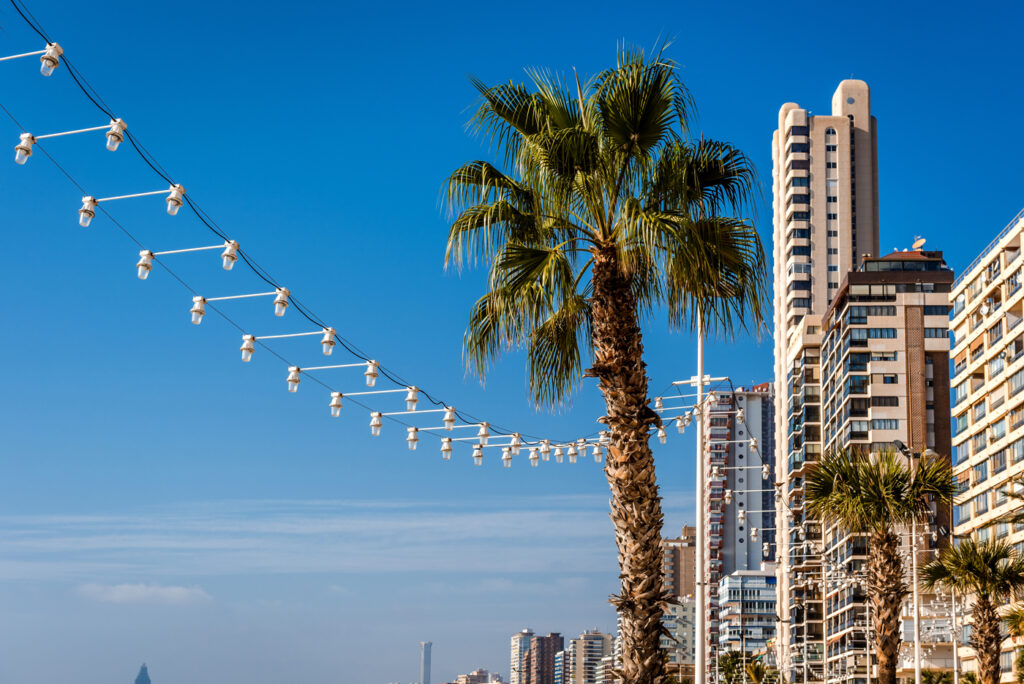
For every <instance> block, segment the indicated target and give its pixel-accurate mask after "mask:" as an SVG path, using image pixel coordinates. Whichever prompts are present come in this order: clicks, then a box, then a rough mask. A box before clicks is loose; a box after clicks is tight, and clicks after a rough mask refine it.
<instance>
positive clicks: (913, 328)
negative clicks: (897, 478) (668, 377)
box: [794, 251, 953, 684]
mask: <svg viewBox="0 0 1024 684" xmlns="http://www.w3.org/2000/svg"><path fill="white" fill-rule="evenodd" d="M952 283H953V272H952V271H951V270H950V269H949V267H948V266H946V262H945V261H944V260H943V257H942V253H941V252H925V251H903V252H894V253H892V254H890V255H888V256H885V257H882V258H865V259H864V260H863V262H862V264H861V266H860V268H859V269H858V270H857V271H854V272H852V273H849V274H848V275H847V276H846V279H845V280H844V281H843V283H842V285H841V287H840V288H839V290H838V292H837V294H836V296H835V298H834V300H833V302H832V304H831V306H830V307H829V309H828V311H827V312H826V314H825V316H824V318H823V320H822V324H821V362H820V368H821V425H822V443H823V445H824V450H825V451H826V452H832V451H839V450H843V449H845V450H850V451H859V452H862V453H876V452H881V451H892V450H894V449H895V447H894V441H895V440H900V441H902V442H904V443H905V444H906V445H907V446H909V447H910V448H911V450H913V451H914V452H917V453H920V452H922V451H924V450H925V449H934V450H935V451H937V452H938V453H939V454H940V455H942V456H944V457H948V454H949V453H950V428H949V415H950V412H949V291H950V288H951V286H952ZM932 521H933V523H934V525H935V529H938V528H939V527H942V528H943V529H946V530H948V527H949V524H950V523H949V512H948V511H947V510H945V508H938V507H937V508H936V510H935V511H934V515H933V518H932ZM797 531H798V538H799V531H800V529H799V528H798V530H797ZM814 532H815V535H814V536H815V537H818V536H822V535H821V530H820V526H817V525H814ZM906 536H907V539H906V541H905V543H906V544H908V548H909V535H906ZM945 541H946V539H945V537H944V536H943V537H941V538H940V535H939V534H935V535H934V536H933V537H931V538H929V540H928V542H927V544H926V546H927V547H928V548H927V549H924V550H923V551H922V552H920V555H919V560H920V562H921V563H922V564H923V563H924V562H927V560H929V558H933V557H934V556H933V555H931V556H930V555H929V553H930V552H934V551H935V550H937V549H938V548H939V544H940V543H945ZM823 542H824V549H825V556H826V559H827V561H828V569H836V568H843V569H845V570H846V571H847V573H850V574H856V573H860V572H862V570H863V569H864V565H865V563H866V561H867V543H866V539H865V538H864V536H863V535H856V534H853V535H851V534H849V533H848V532H847V531H846V530H845V529H843V528H841V527H837V526H830V527H828V528H827V529H825V530H824V535H823ZM818 544H819V543H818V542H817V541H807V540H805V541H804V542H803V545H804V546H806V547H808V548H807V549H806V552H807V553H808V555H810V556H813V555H814V551H815V547H818ZM818 548H820V547H818ZM794 580H795V581H796V582H798V583H800V584H807V585H809V584H815V585H818V586H819V587H820V586H821V584H822V578H821V566H820V564H819V565H818V567H817V569H813V570H808V571H804V572H799V573H797V575H796V576H795V577H794ZM908 581H909V578H908ZM932 598H933V597H932V596H930V595H928V596H925V597H923V600H925V601H928V600H931V599H932ZM824 599H825V606H824V620H825V622H824V645H825V648H826V666H827V669H826V681H827V682H836V681H840V680H843V681H848V680H853V681H854V682H859V683H860V684H867V679H866V677H867V675H866V671H865V668H866V667H867V664H868V663H867V658H866V651H865V648H866V643H867V640H866V632H865V628H864V625H865V623H866V620H867V608H866V603H865V596H864V595H863V593H862V592H861V590H860V589H859V588H858V587H857V586H855V585H853V584H851V583H843V582H838V581H827V582H825V594H824ZM905 613H906V616H911V615H912V613H911V612H910V610H909V606H908V609H907V610H905ZM926 649H927V650H928V651H929V652H930V653H932V654H934V656H935V658H934V659H933V661H934V662H929V664H928V665H926V667H929V668H930V669H940V668H942V667H943V666H944V663H945V660H946V659H947V658H948V656H950V655H951V652H950V650H949V648H948V636H947V639H946V647H945V651H944V652H943V651H942V646H941V645H939V644H927V645H926ZM947 667H948V666H947ZM911 669H912V666H911Z"/></svg>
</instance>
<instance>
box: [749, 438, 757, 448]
mask: <svg viewBox="0 0 1024 684" xmlns="http://www.w3.org/2000/svg"><path fill="white" fill-rule="evenodd" d="M750 448H751V449H752V450H753V451H757V437H751V438H750Z"/></svg>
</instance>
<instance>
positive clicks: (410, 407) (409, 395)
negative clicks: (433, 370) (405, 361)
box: [405, 387, 420, 411]
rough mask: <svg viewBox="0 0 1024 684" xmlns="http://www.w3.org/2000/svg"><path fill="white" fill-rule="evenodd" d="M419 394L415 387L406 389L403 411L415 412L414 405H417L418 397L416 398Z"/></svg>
mask: <svg viewBox="0 0 1024 684" xmlns="http://www.w3.org/2000/svg"><path fill="white" fill-rule="evenodd" d="M419 393H420V391H419V390H418V389H417V388H415V387H410V388H409V389H408V391H407V392H406V393H405V410H406V411H415V410H416V404H417V403H419V396H418V395H419Z"/></svg>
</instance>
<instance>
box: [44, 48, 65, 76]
mask: <svg viewBox="0 0 1024 684" xmlns="http://www.w3.org/2000/svg"><path fill="white" fill-rule="evenodd" d="M63 54H64V48H62V47H61V46H60V45H58V44H57V43H49V44H48V45H47V46H46V50H45V51H44V52H43V54H42V56H41V57H40V58H39V73H41V74H42V75H43V76H49V75H50V74H52V73H53V71H54V69H56V68H57V67H59V66H60V56H61V55H63Z"/></svg>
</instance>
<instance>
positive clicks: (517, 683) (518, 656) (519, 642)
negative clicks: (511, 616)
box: [508, 629, 533, 684]
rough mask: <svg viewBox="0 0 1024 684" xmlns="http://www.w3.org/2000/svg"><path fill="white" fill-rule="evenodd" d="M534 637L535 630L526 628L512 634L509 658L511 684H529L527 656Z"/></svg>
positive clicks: (509, 680)
mask: <svg viewBox="0 0 1024 684" xmlns="http://www.w3.org/2000/svg"><path fill="white" fill-rule="evenodd" d="M532 639H533V631H532V630H530V629H524V630H522V631H521V632H517V633H516V634H513V635H512V643H511V647H510V658H509V669H508V672H509V675H508V682H509V684H527V678H528V677H529V667H528V663H527V657H528V654H529V653H530V643H531V640H532Z"/></svg>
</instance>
